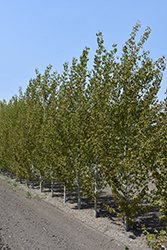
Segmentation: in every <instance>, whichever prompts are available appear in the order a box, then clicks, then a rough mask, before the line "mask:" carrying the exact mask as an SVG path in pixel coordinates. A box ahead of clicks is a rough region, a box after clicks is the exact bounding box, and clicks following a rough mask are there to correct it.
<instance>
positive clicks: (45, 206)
mask: <svg viewBox="0 0 167 250" xmlns="http://www.w3.org/2000/svg"><path fill="white" fill-rule="evenodd" d="M14 182H15V180H14V179H10V178H7V177H6V176H3V175H0V249H4V250H5V249H6V250H7V249H11V250H13V249H18V250H20V249H25V250H26V249H27V250H28V249H32V250H36V249H40V250H45V249H51V250H52V249H53V250H54V249H55V250H57V249H58V250H59V249H62V250H66V249H68V250H77V249H81V250H82V249H85V250H89V249H91V250H94V249H96V250H100V249H104V250H105V249H113V250H123V249H125V245H126V246H128V248H129V250H132V249H133V250H138V249H142V250H147V249H150V248H149V247H148V245H147V243H146V240H145V238H144V236H143V235H142V232H141V225H142V224H146V226H147V228H148V229H152V230H153V229H154V225H156V229H160V228H162V227H163V226H162V224H160V222H159V220H158V212H157V211H155V210H152V211H150V212H148V213H147V214H145V215H144V216H143V215H141V216H139V217H138V218H136V221H135V224H134V228H133V229H132V230H130V231H129V232H125V230H124V226H123V221H122V219H120V218H117V217H115V216H113V215H111V214H109V213H108V212H107V211H106V210H105V209H104V207H103V206H102V203H103V202H107V203H108V204H110V205H112V206H113V205H114V201H113V199H112V197H111V195H110V190H109V189H106V190H105V191H104V192H103V193H102V197H101V198H100V199H99V203H98V218H94V211H93V204H92V203H91V202H89V201H88V200H87V199H85V198H84V199H83V200H82V209H81V210H78V209H77V200H76V193H75V192H74V191H73V192H68V193H67V202H66V203H64V202H63V190H62V188H61V186H60V184H59V183H57V184H56V183H55V185H54V197H53V198H51V194H50V186H47V185H46V186H45V188H44V189H43V192H42V193H41V192H40V191H39V188H38V187H37V186H35V188H34V189H32V188H31V187H29V188H28V187H26V185H25V184H20V183H18V182H16V184H15V185H13V183H14ZM16 185H17V186H16ZM27 192H29V198H26V196H27Z"/></svg>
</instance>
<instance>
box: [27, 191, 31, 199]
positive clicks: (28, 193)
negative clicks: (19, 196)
mask: <svg viewBox="0 0 167 250" xmlns="http://www.w3.org/2000/svg"><path fill="white" fill-rule="evenodd" d="M30 197H31V193H30V192H29V191H27V194H26V198H27V199H28V198H30Z"/></svg>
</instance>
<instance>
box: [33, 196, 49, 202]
mask: <svg viewBox="0 0 167 250" xmlns="http://www.w3.org/2000/svg"><path fill="white" fill-rule="evenodd" d="M33 199H36V200H37V201H41V200H45V199H46V197H39V196H38V195H36V196H34V198H33Z"/></svg>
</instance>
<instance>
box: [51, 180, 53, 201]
mask: <svg viewBox="0 0 167 250" xmlns="http://www.w3.org/2000/svg"><path fill="white" fill-rule="evenodd" d="M51 197H52V198H53V180H52V181H51Z"/></svg>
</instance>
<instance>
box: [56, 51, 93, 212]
mask: <svg viewBox="0 0 167 250" xmlns="http://www.w3.org/2000/svg"><path fill="white" fill-rule="evenodd" d="M88 50H89V49H88V48H85V49H84V50H83V52H82V55H81V56H80V61H79V62H78V61H77V59H75V58H73V60H72V66H71V67H70V70H69V72H68V71H67V70H68V68H67V64H65V65H64V73H63V75H62V86H61V87H60V96H59V98H60V99H61V100H60V101H59V110H58V113H59V115H58V117H59V123H60V124H62V125H61V128H63V130H61V133H62V138H63V144H64V150H65V151H64V152H65V155H64V156H65V157H66V161H67V166H68V168H69V167H70V169H71V170H70V173H71V174H72V175H73V176H74V177H75V179H76V185H77V189H78V208H79V209H80V207H81V193H82V185H83V184H82V179H83V171H84V168H83V165H84V164H83V162H82V146H83V140H84V131H85V129H84V121H85V86H86V83H87V74H88V73H87V61H88V58H87V55H88ZM64 80H65V81H64ZM62 96H63V97H62ZM62 99H63V101H62ZM71 171H72V172H71ZM69 181H70V180H69Z"/></svg>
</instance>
